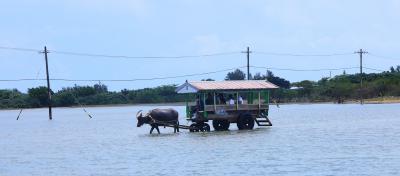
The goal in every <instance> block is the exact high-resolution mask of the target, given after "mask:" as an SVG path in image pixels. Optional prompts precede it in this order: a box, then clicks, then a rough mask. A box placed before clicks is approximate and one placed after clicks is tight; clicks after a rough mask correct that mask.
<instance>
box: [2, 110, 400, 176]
mask: <svg viewBox="0 0 400 176" xmlns="http://www.w3.org/2000/svg"><path fill="white" fill-rule="evenodd" d="M399 107H400V104H389V105H364V106H360V105H329V104H324V105H282V106H281V107H280V108H277V107H271V108H272V109H271V113H270V117H271V120H272V122H273V124H274V126H273V127H262V128H257V129H256V130H252V131H237V130H236V125H235V124H231V127H234V128H231V129H232V130H231V131H228V132H210V133H189V132H186V131H184V132H181V133H178V134H173V133H172V132H173V130H172V129H163V128H162V129H161V133H162V134H161V135H149V134H148V132H149V129H150V128H149V127H148V126H144V127H141V128H137V127H136V119H135V114H136V111H137V110H139V109H145V110H147V109H150V108H154V107H148V106H147V107H139V106H130V107H97V108H87V110H88V111H89V112H90V113H91V114H92V115H93V119H89V118H88V117H87V116H86V114H85V113H84V112H83V111H82V109H80V108H57V109H55V110H54V120H53V121H48V120H47V116H46V113H47V110H46V109H34V110H25V111H23V113H22V117H21V119H20V120H19V121H16V120H15V118H16V116H17V115H18V111H16V110H10V111H0V175H2V176H3V175H10V176H11V175H12V176H14V175H222V174H226V175H400V108H399ZM173 108H175V109H177V110H178V111H179V112H180V114H181V116H183V112H184V107H180V106H178V107H173ZM181 121H182V122H181V123H182V124H186V122H185V121H184V119H181Z"/></svg>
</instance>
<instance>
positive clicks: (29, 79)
mask: <svg viewBox="0 0 400 176" xmlns="http://www.w3.org/2000/svg"><path fill="white" fill-rule="evenodd" d="M245 67H246V66H243V67H236V68H229V69H223V70H217V71H212V72H204V73H195V74H186V75H178V76H166V77H154V78H136V79H64V78H53V79H50V80H51V81H66V82H98V81H103V82H133V81H152V80H163V79H173V78H183V77H193V76H201V75H209V74H214V73H220V72H226V71H231V70H235V69H240V68H245ZM36 80H40V81H45V80H46V79H43V78H40V79H34V78H26V79H2V80H0V82H18V81H36Z"/></svg>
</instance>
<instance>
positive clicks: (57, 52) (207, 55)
mask: <svg viewBox="0 0 400 176" xmlns="http://www.w3.org/2000/svg"><path fill="white" fill-rule="evenodd" d="M51 52H52V53H55V54H63V55H73V56H84V57H103V58H124V59H182V58H198V57H212V56H223V55H233V54H239V53H240V52H222V53H211V54H200V55H182V56H125V55H107V54H90V53H76V52H67V51H55V50H51Z"/></svg>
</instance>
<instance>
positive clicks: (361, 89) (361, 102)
mask: <svg viewBox="0 0 400 176" xmlns="http://www.w3.org/2000/svg"><path fill="white" fill-rule="evenodd" d="M354 53H356V54H359V55H360V104H364V99H363V77H362V74H363V71H362V69H363V68H362V67H363V65H362V58H363V54H367V53H368V52H366V51H363V50H362V49H360V50H359V51H356V52H354Z"/></svg>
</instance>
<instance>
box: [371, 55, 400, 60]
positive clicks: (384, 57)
mask: <svg viewBox="0 0 400 176" xmlns="http://www.w3.org/2000/svg"><path fill="white" fill-rule="evenodd" d="M367 54H368V55H370V56H372V57H376V58H381V59H388V60H397V61H399V60H400V59H397V58H392V57H386V56H381V55H376V54H374V53H367Z"/></svg>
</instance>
